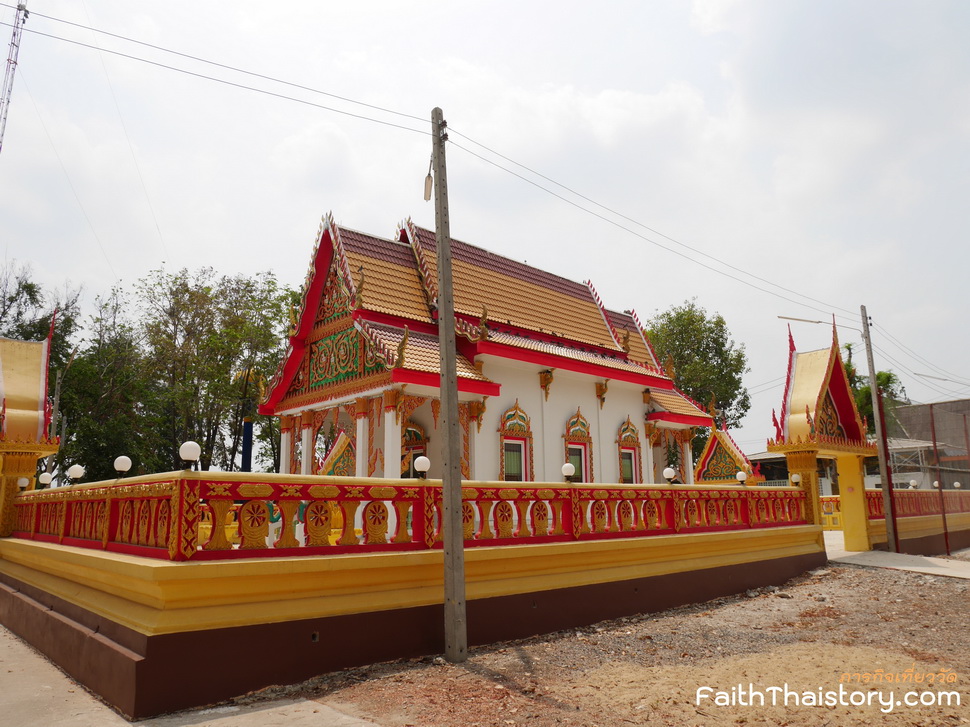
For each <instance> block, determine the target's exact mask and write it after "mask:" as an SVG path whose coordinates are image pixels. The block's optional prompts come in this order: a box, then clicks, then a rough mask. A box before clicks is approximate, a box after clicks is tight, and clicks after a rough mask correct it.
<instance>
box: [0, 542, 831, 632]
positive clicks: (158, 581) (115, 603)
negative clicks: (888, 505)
mask: <svg viewBox="0 0 970 727" xmlns="http://www.w3.org/2000/svg"><path fill="white" fill-rule="evenodd" d="M820 541H821V529H820V528H819V527H818V526H813V525H798V526H791V527H781V528H765V529H756V530H743V531H729V532H716V533H695V534H681V535H662V536H653V537H646V538H628V539H616V540H594V541H582V542H578V541H577V542H567V543H544V544H530V545H505V546H499V547H482V548H469V549H467V550H466V551H465V568H466V583H467V598H468V599H469V600H475V599H480V598H488V597H492V596H505V595H513V594H520V593H529V592H535V591H541V590H547V589H557V588H568V587H574V586H583V585H590V584H596V583H606V582H610V581H625V580H631V579H636V578H645V577H650V576H656V575H664V574H669V573H680V572H688V571H692V570H702V569H705V568H716V567H719V566H726V565H735V564H743V563H752V562H756V561H761V560H770V559H774V558H783V557H789V556H797V555H806V554H812V553H818V552H821V545H820ZM0 572H3V573H7V574H9V575H10V576H12V577H14V578H17V579H19V580H21V581H23V582H25V583H28V584H30V585H33V586H36V587H38V588H42V589H43V590H45V591H47V592H49V593H51V594H53V595H55V596H58V597H60V598H62V599H64V600H66V601H68V602H71V603H74V604H77V605H79V606H81V607H83V608H86V609H88V610H90V611H93V612H95V613H97V614H100V615H103V616H106V617H108V618H110V619H112V620H114V621H116V622H118V623H121V624H123V625H125V626H128V627H130V628H132V629H134V630H136V631H139V632H142V633H145V634H163V633H176V632H182V631H195V630H202V629H210V628H220V627H230V626H243V625H251V624H257V623H269V622H278V621H285V620H290V619H302V618H315V617H326V616H334V615H341V614H350V613H362V612H369V611H379V610H385V609H397V608H407V607H412V606H423V605H429V604H436V603H441V602H442V592H443V585H442V573H443V565H442V553H441V551H440V550H436V551H416V552H406V553H401V552H392V553H361V554H347V555H334V556H304V557H287V558H254V559H248V560H231V561H204V562H191V561H189V562H181V563H177V562H169V561H161V560H152V559H148V558H138V557H135V556H128V555H123V554H117V553H104V552H100V551H92V550H86V549H82V548H73V547H67V546H61V545H53V544H49V543H41V542H33V541H25V540H18V539H15V538H8V539H4V540H0Z"/></svg>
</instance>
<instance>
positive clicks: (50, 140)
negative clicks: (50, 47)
mask: <svg viewBox="0 0 970 727" xmlns="http://www.w3.org/2000/svg"><path fill="white" fill-rule="evenodd" d="M18 70H19V72H20V80H21V82H22V83H23V86H24V90H25V91H26V92H27V98H29V99H30V103H31V105H33V107H34V112H35V113H36V114H37V119H38V121H40V126H41V128H42V129H43V130H44V135H45V136H46V137H47V141H48V143H49V144H50V145H51V149H52V150H53V152H54V156H55V157H57V163H58V164H60V166H61V171H62V172H64V178H65V179H67V185H68V186H69V187H70V188H71V193H72V194H73V195H74V201H75V202H77V206H78V207H79V208H80V210H81V214H82V215H84V220H85V222H87V223H88V229H89V230H91V234H92V235H93V236H94V239H95V241H96V242H97V243H98V248H99V249H100V250H101V255H102V256H103V257H104V261H105V262H106V263H107V264H108V269H109V270H110V271H111V274H112V275H113V276H114V278H115V280H118V281H120V280H121V279H120V278H119V277H118V273H116V272H115V269H114V266H113V265H112V264H111V258H109V257H108V253H107V252H105V249H104V244H103V243H102V242H101V238H100V237H99V236H98V233H97V230H95V229H94V224H93V223H92V222H91V218H90V217H88V212H87V210H86V209H84V204H83V203H82V202H81V197H80V196H79V195H78V193H77V188H76V187H75V186H74V182H73V181H71V175H70V174H68V172H67V167H65V166H64V160H63V159H61V155H60V154H59V153H58V151H57V146H56V145H55V144H54V139H53V138H52V137H51V134H50V131H49V130H48V129H47V124H45V123H44V117H43V116H41V114H40V109H39V108H37V104H36V102H35V101H34V95H33V94H32V93H31V92H30V84H29V83H27V78H26V76H25V75H24V71H23V69H22V68H21V69H18Z"/></svg>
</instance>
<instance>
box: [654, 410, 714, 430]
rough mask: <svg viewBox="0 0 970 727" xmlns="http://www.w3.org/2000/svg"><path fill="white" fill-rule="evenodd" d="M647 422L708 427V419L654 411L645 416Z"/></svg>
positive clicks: (709, 424)
mask: <svg viewBox="0 0 970 727" xmlns="http://www.w3.org/2000/svg"><path fill="white" fill-rule="evenodd" d="M646 420H647V421H648V422H667V423H668V424H686V425H687V426H690V427H709V426H711V420H710V418H709V417H701V416H691V415H690V414H672V413H670V412H669V411H655V412H653V413H651V414H647V417H646Z"/></svg>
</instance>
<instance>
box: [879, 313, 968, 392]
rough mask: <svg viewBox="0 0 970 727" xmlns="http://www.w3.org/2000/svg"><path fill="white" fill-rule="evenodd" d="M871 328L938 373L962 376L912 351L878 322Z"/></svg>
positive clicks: (954, 376) (956, 376)
mask: <svg viewBox="0 0 970 727" xmlns="http://www.w3.org/2000/svg"><path fill="white" fill-rule="evenodd" d="M873 328H876V329H877V330H878V331H879V332H880V333H882V334H883V335H884V336H886V338H887V339H889V341H891V342H892V343H893V344H894V345H895V346H896V347H897V348H899V349H900V350H902V351H904V352H906V353H908V354H909V355H910V356H912V357H913V358H914V359H916V360H917V361H919V362H921V363H923V364H925V365H926V366H929V367H930V368H932V369H933V370H935V371H937V372H938V373H943V374H946V375H947V376H948V377H953V378H962V377H960V376H959V375H958V374H954V373H953V372H951V371H947V370H946V369H944V368H941V367H939V366H937V365H936V364H934V363H933V362H932V361H929V360H928V359H926V358H924V357H923V356H921V355H919V354H918V353H916V351H914V350H913V349H911V348H909V346H907V345H906V344H904V343H903V342H902V341H900V340H899V339H898V338H896V337H895V336H893V335H892V334H891V333H890V332H889V331H887V330H886V329H885V328H884V327H883V326H881V325H879V324H878V323H874V324H873ZM958 383H962V382H958Z"/></svg>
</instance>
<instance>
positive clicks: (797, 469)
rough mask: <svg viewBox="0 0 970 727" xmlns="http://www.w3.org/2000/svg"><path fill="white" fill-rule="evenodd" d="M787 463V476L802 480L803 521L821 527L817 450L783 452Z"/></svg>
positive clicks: (800, 484)
mask: <svg viewBox="0 0 970 727" xmlns="http://www.w3.org/2000/svg"><path fill="white" fill-rule="evenodd" d="M785 460H786V461H787V463H788V476H789V477H791V475H795V474H797V475H798V476H799V477H801V478H802V481H801V482H800V483H799V486H800V487H801V488H802V490H804V491H805V520H806V521H807V522H808V523H810V524H812V525H821V524H822V520H821V516H820V514H819V507H818V450H814V449H810V450H805V451H799V452H785Z"/></svg>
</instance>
